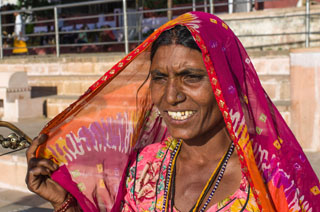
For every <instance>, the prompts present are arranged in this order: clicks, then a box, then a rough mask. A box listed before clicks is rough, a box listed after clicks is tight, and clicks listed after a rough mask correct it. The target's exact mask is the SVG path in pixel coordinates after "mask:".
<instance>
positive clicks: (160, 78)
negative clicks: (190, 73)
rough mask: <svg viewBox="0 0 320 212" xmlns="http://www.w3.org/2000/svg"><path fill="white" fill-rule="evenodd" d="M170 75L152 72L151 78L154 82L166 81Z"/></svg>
mask: <svg viewBox="0 0 320 212" xmlns="http://www.w3.org/2000/svg"><path fill="white" fill-rule="evenodd" d="M167 79H168V77H167V76H166V75H164V74H151V80H152V81H153V82H154V83H164V82H166V81H167Z"/></svg>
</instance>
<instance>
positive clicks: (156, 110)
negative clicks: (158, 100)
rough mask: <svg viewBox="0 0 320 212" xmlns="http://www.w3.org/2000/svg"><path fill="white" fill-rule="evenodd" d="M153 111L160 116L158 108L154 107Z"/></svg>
mask: <svg viewBox="0 0 320 212" xmlns="http://www.w3.org/2000/svg"><path fill="white" fill-rule="evenodd" d="M155 112H156V114H157V116H161V113H160V111H159V109H158V108H156V107H155Z"/></svg>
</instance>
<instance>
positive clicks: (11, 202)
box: [0, 119, 320, 212]
mask: <svg viewBox="0 0 320 212" xmlns="http://www.w3.org/2000/svg"><path fill="white" fill-rule="evenodd" d="M48 121H49V119H32V120H27V121H20V122H19V123H13V124H15V125H16V126H17V127H19V128H20V129H21V130H23V131H24V132H25V133H26V134H27V135H29V136H30V137H31V138H33V137H35V136H37V134H38V133H39V132H40V130H41V129H42V127H43V126H44V125H45V124H46V123H47V122H48ZM8 133H10V131H9V130H6V129H4V128H0V134H2V135H8ZM1 152H2V153H3V152H5V150H3V149H2V148H1V149H0V153H1ZM14 154H16V155H24V151H22V152H18V153H14ZM306 154H307V157H308V158H309V160H310V162H311V164H312V166H313V168H314V170H315V172H316V173H317V175H318V178H320V152H306ZM14 211H24V212H31V211H32V212H49V211H52V207H51V205H50V204H49V203H47V202H46V201H45V200H43V199H41V198H40V197H38V196H36V195H34V194H31V193H26V192H20V191H16V190H10V189H4V188H1V187H0V212H14Z"/></svg>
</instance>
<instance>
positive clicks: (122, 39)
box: [0, 0, 320, 58]
mask: <svg viewBox="0 0 320 212" xmlns="http://www.w3.org/2000/svg"><path fill="white" fill-rule="evenodd" d="M266 1H269V0H258V1H253V0H243V1H240V2H239V1H238V2H236V3H237V4H240V5H241V4H246V5H249V7H250V8H249V9H248V10H249V11H250V10H252V5H253V3H257V2H266ZM271 1H272V0H271ZM109 3H122V11H121V10H119V11H118V12H117V13H109V14H105V15H101V14H100V15H86V16H81V17H67V18H66V17H62V16H61V15H62V14H59V10H61V9H66V8H75V7H82V6H90V5H99V4H109ZM196 3H197V2H196V1H195V0H193V1H192V4H190V5H188V6H180V7H174V8H171V9H170V10H171V11H190V10H193V11H195V10H203V11H208V8H209V10H210V12H211V13H213V12H214V8H217V7H228V8H229V9H228V10H229V12H230V8H231V9H232V8H233V6H234V5H235V2H233V0H228V1H227V2H222V3H215V4H214V2H213V0H209V4H208V2H207V0H204V1H202V2H201V3H200V4H199V3H197V4H196ZM0 6H1V5H0ZM39 11H51V12H52V13H53V19H47V20H38V21H30V22H29V23H28V24H34V25H45V24H46V25H47V26H50V29H51V28H53V30H54V31H51V30H50V29H49V28H47V31H46V32H40V33H37V32H32V33H29V34H26V36H28V38H29V39H31V40H33V38H37V37H40V38H41V37H42V38H44V37H46V38H48V37H51V38H53V37H54V39H52V40H53V42H51V44H45V45H33V46H32V45H31V46H30V45H29V46H28V49H50V50H52V52H55V54H56V55H57V57H59V56H60V54H61V50H62V49H66V48H74V47H78V48H80V47H86V46H95V47H103V46H106V45H118V46H119V45H120V46H123V47H124V51H125V53H128V52H129V45H130V44H139V43H141V42H142V41H143V32H142V27H143V26H142V17H143V16H144V15H145V14H148V13H154V14H155V13H166V12H167V11H168V9H167V8H165V9H152V10H151V9H150V10H142V9H138V10H137V11H128V8H127V1H126V0H97V1H88V2H81V3H72V4H61V5H56V6H46V7H39V8H32V9H28V10H15V11H13V10H11V11H3V12H1V15H0V23H2V22H1V18H2V17H3V16H6V15H12V14H14V13H16V12H18V13H29V14H30V13H36V12H39ZM231 12H232V11H231ZM316 15H320V14H318V13H313V14H311V13H310V2H309V0H306V11H305V13H302V14H296V15H292V16H296V17H298V16H301V17H304V18H305V31H304V32H292V33H269V34H242V35H241V34H240V35H237V36H238V37H261V36H283V35H299V34H305V46H306V47H309V45H310V35H311V34H319V32H311V31H310V18H311V16H316ZM60 16H61V17H60ZM134 16H135V18H136V20H137V23H136V24H135V25H132V23H131V24H129V23H128V20H129V19H130V18H132V17H134ZM110 17H113V18H114V19H116V20H118V21H119V22H122V23H119V25H118V26H111V27H109V28H96V27H95V28H92V29H77V28H74V27H73V28H72V30H66V31H64V30H63V27H65V26H63V25H62V26H60V25H59V23H60V22H63V23H64V22H68V21H69V22H72V21H76V22H79V20H83V24H82V26H84V22H88V20H90V19H93V20H95V19H97V18H103V19H105V18H110ZM288 17H289V16H287V15H286V16H271V17H270V16H264V17H255V18H254V19H255V20H256V19H272V18H288ZM249 19H250V18H247V19H229V20H226V19H225V21H226V22H228V21H244V20H249ZM116 20H115V21H116ZM14 25H15V24H14V23H6V24H0V32H1V33H2V31H3V29H4V28H9V27H11V28H12V27H14ZM160 25H162V23H159V24H155V25H153V28H157V27H159V26H160ZM103 26H105V25H103ZM59 27H60V28H59ZM40 31H41V30H40ZM106 31H109V32H117V33H118V36H119V37H118V39H117V40H116V41H114V40H109V41H108V40H101V39H100V38H99V40H97V39H96V40H95V41H94V42H91V41H90V42H86V43H70V42H69V43H68V42H66V41H65V40H64V39H65V38H67V37H68V36H69V37H70V38H71V37H72V38H71V39H75V37H74V35H79V33H89V34H94V36H97V34H98V35H99V34H101V33H103V32H106ZM131 32H132V33H133V35H134V36H132V35H131V37H130V35H129V33H131ZM132 33H131V34H132ZM3 39H10V36H8V35H2V36H0V46H1V50H0V57H1V58H3V56H4V50H6V51H11V50H13V49H14V47H4V45H3V44H4V40H3ZM69 40H70V39H69ZM123 47H121V48H123Z"/></svg>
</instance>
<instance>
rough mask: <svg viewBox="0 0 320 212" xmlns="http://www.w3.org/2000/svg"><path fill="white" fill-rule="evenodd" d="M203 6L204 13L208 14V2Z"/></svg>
mask: <svg viewBox="0 0 320 212" xmlns="http://www.w3.org/2000/svg"><path fill="white" fill-rule="evenodd" d="M203 4H204V12H206V13H207V12H208V5H207V0H204V1H203Z"/></svg>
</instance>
